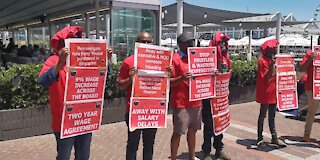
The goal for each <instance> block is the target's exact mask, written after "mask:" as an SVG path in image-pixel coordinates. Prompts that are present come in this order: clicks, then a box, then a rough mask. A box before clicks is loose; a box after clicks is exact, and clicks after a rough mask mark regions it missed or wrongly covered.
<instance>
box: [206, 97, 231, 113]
mask: <svg viewBox="0 0 320 160" xmlns="http://www.w3.org/2000/svg"><path fill="white" fill-rule="evenodd" d="M210 102H211V113H212V116H213V117H216V116H218V115H221V114H222V113H225V112H226V111H227V110H229V96H228V95H226V96H222V97H217V98H212V99H211V101H210Z"/></svg>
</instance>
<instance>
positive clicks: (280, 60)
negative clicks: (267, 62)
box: [276, 55, 295, 73]
mask: <svg viewBox="0 0 320 160" xmlns="http://www.w3.org/2000/svg"><path fill="white" fill-rule="evenodd" d="M276 57H277V58H276V66H277V72H278V73H280V72H295V63H294V61H293V58H292V56H291V55H276Z"/></svg>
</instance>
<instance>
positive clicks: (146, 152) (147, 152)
mask: <svg viewBox="0 0 320 160" xmlns="http://www.w3.org/2000/svg"><path fill="white" fill-rule="evenodd" d="M136 42H139V43H148V44H151V43H152V42H153V41H152V37H151V35H150V34H149V33H147V32H142V33H140V34H139V35H138V36H137V40H136ZM136 73H137V70H136V69H135V68H134V55H131V56H129V57H128V58H126V59H125V60H124V61H123V62H122V64H121V68H120V73H119V87H120V88H122V89H126V90H127V109H126V115H125V119H126V123H127V126H128V141H127V149H126V159H127V160H136V159H137V150H138V147H139V141H140V137H141V134H142V138H143V159H144V160H151V159H153V146H154V139H155V136H156V132H157V129H156V128H146V129H136V130H134V131H132V132H130V130H129V109H130V97H131V91H132V79H133V77H134V76H135V74H136Z"/></svg>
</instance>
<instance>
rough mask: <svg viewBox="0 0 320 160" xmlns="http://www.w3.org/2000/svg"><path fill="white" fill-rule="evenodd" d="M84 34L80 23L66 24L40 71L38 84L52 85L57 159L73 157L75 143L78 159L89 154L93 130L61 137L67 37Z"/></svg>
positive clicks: (87, 156) (50, 91) (57, 36)
mask: <svg viewBox="0 0 320 160" xmlns="http://www.w3.org/2000/svg"><path fill="white" fill-rule="evenodd" d="M81 35H82V28H81V27H79V26H71V27H66V28H63V29H62V30H60V31H59V32H57V33H56V34H55V35H54V36H53V38H52V39H51V42H50V44H51V47H52V48H53V49H54V52H53V55H52V56H50V57H49V58H48V59H47V60H46V62H45V63H44V65H43V68H42V70H41V72H40V74H39V83H40V84H41V85H42V86H44V87H45V88H49V97H50V98H49V99H50V109H51V115H52V129H53V131H54V135H55V137H56V142H57V158H56V159H57V160H66V159H70V154H71V149H72V147H73V146H74V147H75V159H81V160H87V159H89V156H90V144H91V138H92V133H88V134H83V135H79V136H75V137H71V138H66V139H60V130H61V120H62V112H63V108H64V104H63V102H64V94H65V84H66V58H67V56H68V54H69V50H68V48H64V47H65V44H64V40H65V39H68V38H80V37H81Z"/></svg>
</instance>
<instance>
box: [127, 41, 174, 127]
mask: <svg viewBox="0 0 320 160" xmlns="http://www.w3.org/2000/svg"><path fill="white" fill-rule="evenodd" d="M134 56H135V57H134V66H135V67H136V68H137V70H138V74H137V75H135V77H134V78H133V85H132V94H131V99H130V111H129V130H130V131H134V130H135V129H143V128H165V127H167V117H166V116H167V109H168V99H169V83H170V74H168V73H167V71H166V67H168V66H170V65H171V57H172V49H171V48H166V47H160V46H155V45H149V44H141V43H136V45H135V53H134Z"/></svg>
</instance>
